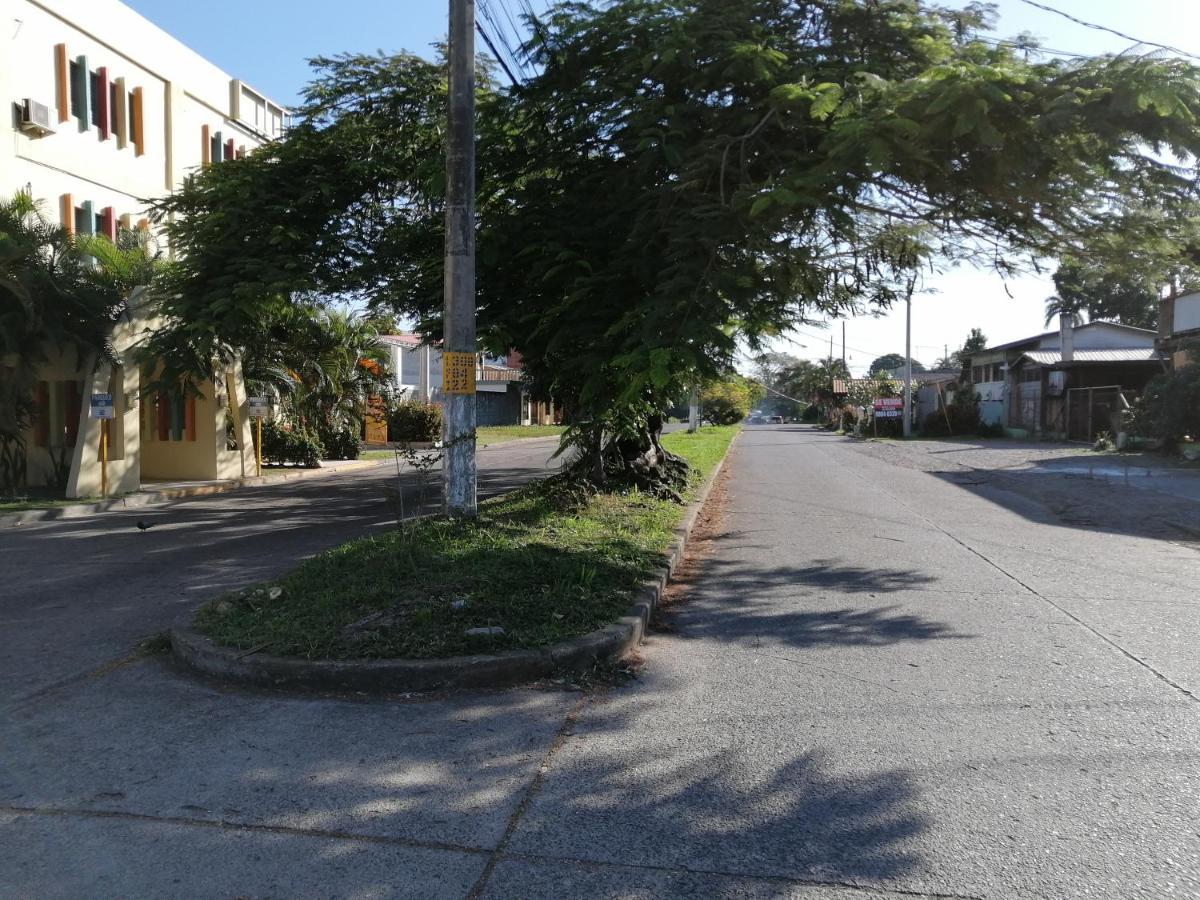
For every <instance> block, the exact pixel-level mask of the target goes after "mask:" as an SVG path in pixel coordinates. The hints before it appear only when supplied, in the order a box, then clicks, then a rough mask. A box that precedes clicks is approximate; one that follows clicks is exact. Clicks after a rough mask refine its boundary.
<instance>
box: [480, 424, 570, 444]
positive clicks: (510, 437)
mask: <svg viewBox="0 0 1200 900" xmlns="http://www.w3.org/2000/svg"><path fill="white" fill-rule="evenodd" d="M565 430H566V429H565V428H563V426H561V425H484V426H483V427H481V428H477V429H475V434H476V440H477V441H478V442H479V443H480V444H490V443H496V442H498V441H517V440H522V439H524V438H541V437H558V436H559V435H561V434H562V433H563V432H564V431H565Z"/></svg>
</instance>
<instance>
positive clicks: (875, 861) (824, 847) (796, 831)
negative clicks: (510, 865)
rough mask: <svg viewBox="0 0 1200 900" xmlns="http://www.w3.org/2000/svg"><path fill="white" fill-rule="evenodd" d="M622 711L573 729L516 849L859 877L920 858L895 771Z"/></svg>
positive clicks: (912, 815)
mask: <svg viewBox="0 0 1200 900" xmlns="http://www.w3.org/2000/svg"><path fill="white" fill-rule="evenodd" d="M621 709H623V707H622V706H621V705H620V704H618V711H612V712H609V711H607V710H606V709H604V708H595V709H594V710H593V714H592V715H589V717H588V718H587V720H586V721H585V723H583V724H582V725H581V727H580V728H579V730H578V731H577V732H576V735H577V744H576V749H574V750H573V751H570V752H566V753H564V754H563V756H561V757H560V758H559V759H557V760H556V764H555V766H554V767H553V769H552V770H551V772H550V774H549V775H548V776H547V778H546V781H545V783H544V785H543V787H542V790H541V792H540V793H539V795H538V796H537V799H536V800H535V802H534V803H533V804H532V806H531V808H530V809H529V811H528V812H527V814H526V816H525V819H524V820H523V822H522V823H521V827H520V829H519V830H518V832H517V834H516V835H515V839H514V842H513V850H514V851H515V852H517V853H521V852H530V853H533V852H539V851H540V852H546V848H548V847H549V848H552V850H553V852H555V853H558V854H562V855H566V856H576V857H577V858H578V857H582V858H590V859H605V860H612V861H619V862H621V863H624V864H630V865H635V866H653V867H663V868H671V869H698V870H701V871H709V872H721V873H725V874H730V875H745V876H751V877H763V876H766V877H777V878H790V879H798V880H811V881H813V882H817V883H822V882H824V883H841V884H847V883H853V884H855V885H864V886H865V885H870V884H872V883H875V884H886V883H888V882H894V881H896V880H898V879H900V878H903V877H904V876H907V875H910V874H912V873H914V872H917V871H920V870H922V869H924V868H925V864H924V859H923V856H922V853H921V852H920V847H919V842H918V839H919V837H920V836H921V835H922V834H924V833H925V832H927V831H928V830H929V829H930V821H929V820H928V819H927V818H926V816H925V815H924V814H923V813H922V812H921V810H920V808H919V807H920V795H919V791H918V788H917V786H916V784H915V782H914V780H913V778H912V777H911V776H910V774H909V773H907V772H905V771H904V770H902V769H895V768H893V769H883V770H874V771H865V772H864V771H862V770H859V771H857V772H855V771H848V770H847V769H848V767H847V766H846V764H845V762H844V761H839V760H838V756H837V755H836V754H834V753H832V752H830V751H828V750H825V749H808V750H804V749H801V748H797V747H787V749H786V752H782V751H783V746H784V743H786V741H787V738H786V736H785V735H784V734H781V733H780V732H779V731H778V730H777V729H773V730H762V731H760V730H759V729H757V728H755V726H754V725H753V724H752V723H747V725H746V726H744V727H743V728H741V729H738V730H736V731H731V730H728V729H725V728H722V727H721V726H719V725H717V726H713V725H709V726H708V727H707V728H705V727H704V725H703V724H702V723H699V722H697V723H696V725H695V727H693V728H690V729H689V728H682V727H681V726H680V724H679V723H678V721H671V722H669V723H666V722H664V723H663V725H662V728H661V730H660V731H658V729H656V731H658V733H657V734H649V733H647V726H648V724H649V723H648V722H646V721H645V720H644V719H640V720H638V721H635V722H630V721H625V719H624V716H623V715H622V714H621V712H620V711H619V710H621ZM627 733H636V734H640V735H642V738H641V743H640V745H639V747H638V748H637V749H636V751H634V750H631V748H629V747H628V746H622V745H621V743H620V741H619V735H622V734H627ZM797 738H798V739H800V738H801V736H799V735H797ZM802 739H803V740H804V741H805V743H807V744H809V745H810V746H811V744H812V738H811V736H809V735H807V734H806V735H804V736H803V738H802ZM781 742H784V743H781ZM777 751H778V752H777Z"/></svg>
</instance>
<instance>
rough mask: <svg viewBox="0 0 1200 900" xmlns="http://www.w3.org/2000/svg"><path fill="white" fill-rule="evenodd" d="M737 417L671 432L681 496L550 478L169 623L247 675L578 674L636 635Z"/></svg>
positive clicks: (345, 686)
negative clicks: (684, 487)
mask: <svg viewBox="0 0 1200 900" xmlns="http://www.w3.org/2000/svg"><path fill="white" fill-rule="evenodd" d="M736 434H737V429H736V428H710V429H704V430H703V431H701V432H700V433H698V434H694V435H690V434H686V433H676V434H672V435H667V436H666V437H664V439H663V444H664V446H666V447H667V449H669V450H671V451H672V452H674V453H677V454H678V455H680V456H682V457H684V458H685V459H687V460H688V462H689V463H690V464H691V466H692V469H693V476H692V483H691V488H690V489H689V491H688V494H687V498H686V499H687V500H688V503H687V505H685V506H683V507H681V506H680V505H679V504H677V503H673V502H671V501H670V500H661V499H656V498H654V497H651V496H648V495H646V494H644V493H640V492H637V491H628V492H622V493H600V494H596V493H590V492H585V491H581V490H579V489H578V488H577V486H573V485H572V484H571V483H570V482H567V481H564V480H562V479H555V478H551V479H546V480H545V481H541V482H535V483H533V484H530V485H527V486H526V487H524V488H521V489H519V490H517V491H514V492H513V493H511V494H508V495H505V496H503V497H498V498H495V499H493V500H490V501H487V502H485V503H483V504H481V506H480V515H479V518H478V519H477V520H475V521H461V520H447V519H442V518H428V519H423V520H419V521H413V522H409V523H405V524H404V525H403V526H402V527H399V528H397V529H396V530H395V531H394V532H390V533H388V534H386V535H381V536H375V537H370V538H364V539H361V540H358V541H353V542H351V543H349V544H345V545H343V546H340V547H336V548H334V549H332V550H329V551H327V552H325V553H322V554H320V555H318V556H316V557H313V558H312V559H310V560H307V561H306V562H304V563H302V564H301V565H300V566H299V567H298V568H297V569H295V570H294V571H293V572H291V573H290V574H288V575H286V576H285V577H283V578H281V579H278V580H276V581H273V582H270V583H266V584H261V585H255V586H253V587H250V588H247V589H244V590H242V591H238V592H236V593H233V594H229V595H225V596H223V597H220V598H217V599H215V600H214V601H213V602H211V603H209V604H207V605H206V606H204V607H203V608H202V609H201V610H200V611H199V612H198V613H196V614H195V615H194V616H192V615H189V616H188V617H186V618H185V619H184V620H182V621H181V622H179V623H178V624H177V625H176V626H175V627H174V628H173V629H172V631H171V644H172V650H173V652H174V654H175V656H176V657H177V658H179V659H180V660H182V661H183V662H185V663H186V664H188V665H189V666H191V667H193V668H195V669H197V670H199V671H201V672H204V673H206V674H208V675H212V676H216V677H218V678H222V679H225V680H230V681H235V682H240V683H244V684H248V685H257V686H266V687H282V688H304V689H310V690H336V691H343V690H349V691H369V692H383V693H388V692H406V691H427V690H437V689H446V688H460V687H503V686H510V685H514V684H519V683H523V682H529V681H533V680H537V679H539V678H544V677H547V676H551V675H558V674H564V673H583V672H587V671H589V670H591V669H592V668H594V667H595V666H597V665H598V664H601V663H605V662H608V661H612V660H615V659H618V658H620V657H621V656H622V655H624V654H625V653H626V652H628V651H629V650H630V649H631V648H633V647H634V646H636V645H637V644H638V642H639V641H640V640H641V638H642V635H643V633H644V631H645V627H646V623H647V622H648V621H649V618H650V616H651V614H652V613H653V611H654V608H655V606H656V604H657V603H658V599H659V597H660V595H661V592H662V590H663V588H664V586H665V585H666V582H667V580H668V578H669V577H670V573H671V571H672V570H673V568H674V566H675V565H676V563H677V562H678V560H679V559H680V558H681V557H682V554H683V548H684V545H685V543H686V541H687V537H688V534H689V533H690V531H691V529H692V526H693V524H694V522H695V520H696V516H697V514H698V512H699V510H700V507H701V506H702V505H703V502H704V500H705V499H706V498H707V496H708V492H709V490H710V488H711V485H712V483H713V481H714V479H715V477H716V476H717V474H718V473H719V470H720V468H721V465H722V462H723V460H724V457H725V454H726V452H727V450H728V448H729V445H730V443H731V442H732V440H733V438H734V437H735V436H736Z"/></svg>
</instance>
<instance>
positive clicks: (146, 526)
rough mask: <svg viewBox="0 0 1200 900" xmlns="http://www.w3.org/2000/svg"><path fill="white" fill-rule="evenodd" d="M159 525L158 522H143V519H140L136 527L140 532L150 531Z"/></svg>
mask: <svg viewBox="0 0 1200 900" xmlns="http://www.w3.org/2000/svg"><path fill="white" fill-rule="evenodd" d="M157 524H158V523H157V522H143V521H142V520H141V519H138V520H137V526H136V527H137V530H138V531H149V530H150V529H151V528H153V527H154V526H155V525H157Z"/></svg>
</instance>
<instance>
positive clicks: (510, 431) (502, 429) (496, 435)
mask: <svg viewBox="0 0 1200 900" xmlns="http://www.w3.org/2000/svg"><path fill="white" fill-rule="evenodd" d="M565 430H566V429H565V428H564V427H563V426H562V425H484V426H482V427H480V428H477V429H476V430H475V436H476V440H477V443H478V445H479V446H480V447H484V446H487V445H488V444H497V443H499V442H500V441H520V440H528V439H529V438H546V437H559V436H560V435H561V434H562V433H563V432H564V431H565ZM394 455H395V453H394V452H393V451H391V450H364V451H363V452H362V453H361V454H359V457H358V458H359V459H391V458H392V457H393V456H394Z"/></svg>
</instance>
